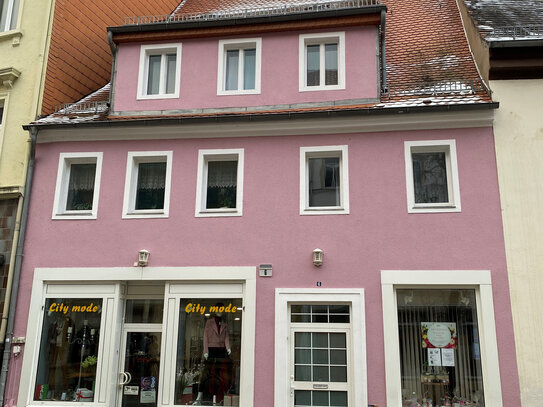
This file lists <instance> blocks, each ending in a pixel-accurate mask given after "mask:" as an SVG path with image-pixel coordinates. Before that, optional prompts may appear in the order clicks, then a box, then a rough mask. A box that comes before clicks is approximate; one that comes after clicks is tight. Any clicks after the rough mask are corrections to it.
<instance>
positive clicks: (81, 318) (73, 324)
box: [33, 298, 102, 402]
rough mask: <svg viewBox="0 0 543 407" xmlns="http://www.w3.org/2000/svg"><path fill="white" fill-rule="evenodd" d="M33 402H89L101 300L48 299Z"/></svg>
mask: <svg viewBox="0 0 543 407" xmlns="http://www.w3.org/2000/svg"><path fill="white" fill-rule="evenodd" d="M44 310H45V312H44V319H43V327H42V333H41V340H40V353H39V358H38V370H37V375H36V383H35V387H34V398H33V399H34V400H40V401H55V402H74V401H78V402H92V401H94V388H95V383H96V377H97V364H98V347H99V344H100V333H101V328H102V325H101V320H102V299H101V298H48V299H46V301H45V309H44Z"/></svg>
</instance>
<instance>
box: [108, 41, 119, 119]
mask: <svg viewBox="0 0 543 407" xmlns="http://www.w3.org/2000/svg"><path fill="white" fill-rule="evenodd" d="M107 42H108V43H109V49H110V50H111V57H112V64H111V78H110V82H109V83H110V84H111V88H110V91H109V109H110V111H111V112H113V111H114V108H113V101H114V100H115V97H114V95H115V79H116V78H117V50H118V49H119V47H118V46H117V45H116V44H115V41H113V33H112V32H111V31H108V32H107Z"/></svg>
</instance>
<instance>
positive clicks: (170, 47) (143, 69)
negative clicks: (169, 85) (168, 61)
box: [137, 43, 181, 100]
mask: <svg viewBox="0 0 543 407" xmlns="http://www.w3.org/2000/svg"><path fill="white" fill-rule="evenodd" d="M174 51H175V53H176V62H175V91H174V93H166V92H165V89H164V88H165V86H166V84H165V78H166V70H165V69H164V68H165V58H164V55H166V53H171V52H174ZM151 55H162V58H161V68H160V86H159V88H160V90H159V93H158V94H156V95H148V94H147V80H148V77H149V76H148V69H149V56H151ZM180 83H181V43H175V44H152V45H142V46H141V48H140V63H139V69H138V95H137V99H138V100H140V99H172V98H179V87H180Z"/></svg>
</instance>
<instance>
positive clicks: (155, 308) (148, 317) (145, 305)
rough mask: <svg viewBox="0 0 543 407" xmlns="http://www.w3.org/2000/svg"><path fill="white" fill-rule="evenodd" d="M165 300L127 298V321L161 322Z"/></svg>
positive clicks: (125, 318)
mask: <svg viewBox="0 0 543 407" xmlns="http://www.w3.org/2000/svg"><path fill="white" fill-rule="evenodd" d="M163 310H164V300H139V299H138V300H126V312H125V317H124V321H125V322H126V323H145V324H161V323H162V313H163Z"/></svg>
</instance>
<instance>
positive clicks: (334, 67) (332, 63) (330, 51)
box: [300, 32, 345, 91]
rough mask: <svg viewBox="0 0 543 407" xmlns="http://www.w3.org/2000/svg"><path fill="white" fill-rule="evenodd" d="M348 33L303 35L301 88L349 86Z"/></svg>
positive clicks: (338, 87) (320, 88)
mask: <svg viewBox="0 0 543 407" xmlns="http://www.w3.org/2000/svg"><path fill="white" fill-rule="evenodd" d="M344 44H345V33H343V32H341V33H324V34H308V35H301V36H300V91H308V90H324V89H328V90H331V89H345V49H344V47H345V45H344Z"/></svg>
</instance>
